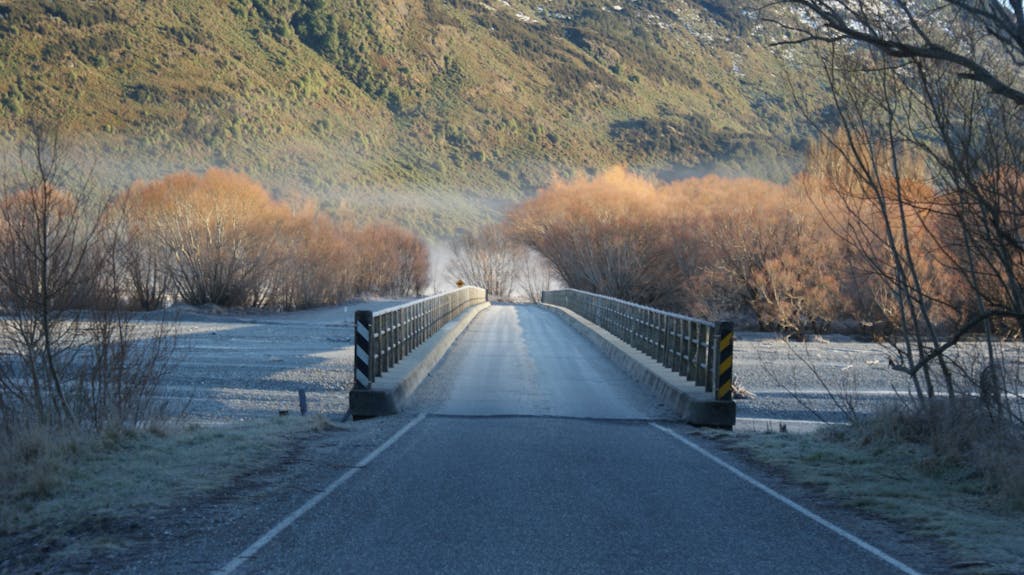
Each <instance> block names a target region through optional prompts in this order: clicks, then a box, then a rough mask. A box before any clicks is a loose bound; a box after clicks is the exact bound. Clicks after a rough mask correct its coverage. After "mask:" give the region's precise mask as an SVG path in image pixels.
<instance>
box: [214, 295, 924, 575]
mask: <svg viewBox="0 0 1024 575" xmlns="http://www.w3.org/2000/svg"><path fill="white" fill-rule="evenodd" d="M408 409H411V410H415V411H418V412H419V413H420V415H419V416H417V417H416V418H414V419H412V420H411V421H410V423H409V424H408V425H407V426H405V427H404V428H403V429H402V431H400V432H399V433H398V434H396V435H395V436H393V437H392V439H391V440H390V441H388V442H387V443H385V444H384V445H382V446H381V447H380V448H378V449H377V450H376V451H375V452H374V453H372V454H371V455H370V456H368V457H367V458H364V460H363V461H362V462H361V463H360V464H359V465H358V466H356V467H355V468H353V469H352V470H349V471H348V472H346V474H345V475H344V476H342V477H341V478H340V479H339V480H338V481H336V482H335V484H334V485H333V487H332V488H330V489H329V490H327V491H325V492H322V493H321V494H320V495H317V496H316V497H314V500H315V501H314V500H311V503H312V504H311V505H307V508H306V509H305V510H304V511H302V512H301V513H297V514H293V517H291V518H290V519H288V520H286V521H284V522H282V523H281V524H279V525H278V527H277V528H275V530H272V531H271V532H270V533H268V534H267V535H265V536H264V537H263V538H262V539H261V540H260V541H259V542H257V543H256V544H254V545H253V546H252V547H250V548H249V549H248V550H246V551H244V552H242V553H241V554H240V555H239V556H238V557H236V558H235V559H234V560H233V561H232V562H231V563H229V564H228V565H227V566H225V567H224V568H223V569H221V570H220V571H219V573H300V572H301V573H342V572H351V573H360V574H370V573H475V574H485V573H677V574H678V573H709V574H726V573H737V574H739V573H757V574H762V575H770V574H773V573H780V574H782V573H786V574H790V573H818V574H846V573H848V574H851V575H852V574H857V575H861V574H865V573H873V574H888V573H914V572H915V571H914V570H913V569H912V568H910V567H907V566H906V565H904V564H903V563H901V562H900V561H898V560H896V559H893V558H892V557H891V556H890V555H888V554H887V553H886V552H883V551H880V550H879V549H878V548H876V547H874V546H873V545H871V544H868V543H866V542H865V541H863V540H861V539H859V538H857V537H856V536H853V535H850V534H849V533H848V532H846V531H844V530H842V529H841V528H838V527H836V526H835V525H833V524H832V523H829V522H828V521H826V520H824V519H821V518H820V517H818V516H816V515H813V514H812V513H810V512H808V511H806V510H805V509H803V508H802V507H800V506H799V505H796V504H794V503H792V502H791V501H789V500H787V499H785V498H780V497H778V496H776V495H774V494H773V493H771V492H769V490H767V488H762V487H763V486H761V487H759V485H760V484H757V482H756V480H753V481H754V483H752V482H751V480H749V479H750V478H749V477H748V476H745V475H743V473H742V472H739V473H735V472H733V471H732V470H730V469H729V468H728V464H727V463H725V462H724V461H722V460H716V456H715V455H714V454H712V453H710V452H708V451H705V450H704V448H702V447H700V445H699V444H696V443H693V442H692V440H691V439H688V438H687V437H686V436H687V432H686V430H685V427H683V426H680V425H678V424H673V423H670V422H668V421H666V420H667V419H669V418H670V417H671V414H669V413H667V412H666V411H665V408H664V407H662V406H661V405H659V403H658V401H657V398H655V397H654V396H653V395H652V394H651V393H649V392H648V391H647V390H646V389H644V388H642V387H640V386H639V385H638V384H635V383H633V382H632V381H630V380H629V379H628V377H627V376H626V375H625V374H624V373H622V372H621V371H619V370H618V369H617V368H616V367H615V366H613V365H612V364H611V363H610V362H608V360H606V359H605V358H604V357H602V356H601V355H600V353H599V352H598V351H597V350H596V349H595V348H594V347H592V345H591V344H590V343H589V342H587V341H586V340H584V339H583V338H582V337H580V336H579V335H577V334H576V333H575V332H574V331H573V330H572V329H571V328H570V327H569V326H567V325H566V324H565V323H564V322H563V321H562V320H561V319H560V318H558V317H557V316H556V315H555V314H553V313H551V312H549V311H547V310H545V309H544V308H542V307H539V306H500V305H499V306H493V307H491V308H490V309H488V310H485V311H484V312H483V313H482V314H481V315H480V316H479V317H478V318H477V319H476V320H475V322H474V323H473V324H472V325H471V326H470V328H469V329H468V330H467V332H466V333H464V334H463V336H462V337H461V338H460V339H459V341H458V342H457V343H456V345H455V346H454V347H453V348H452V349H451V351H449V354H448V355H447V356H446V358H445V359H444V360H443V361H442V363H441V364H440V365H439V366H438V368H437V369H436V370H435V371H434V373H433V374H432V375H431V376H430V377H429V378H428V379H427V381H426V382H424V384H423V385H422V386H421V388H420V389H419V390H418V391H417V392H416V394H415V395H414V396H413V400H412V403H411V405H410V406H409V408H408ZM723 464H724V465H723ZM300 511H301V510H300Z"/></svg>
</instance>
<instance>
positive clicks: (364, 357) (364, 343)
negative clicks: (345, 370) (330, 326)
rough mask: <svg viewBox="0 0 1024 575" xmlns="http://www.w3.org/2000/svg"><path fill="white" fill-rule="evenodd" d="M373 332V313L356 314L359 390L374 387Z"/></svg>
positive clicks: (357, 385)
mask: <svg viewBox="0 0 1024 575" xmlns="http://www.w3.org/2000/svg"><path fill="white" fill-rule="evenodd" d="M372 330H373V312H372V311H367V310H360V311H357V312H356V337H355V344H356V345H355V348H356V357H355V371H356V387H358V388H359V389H370V386H371V385H373V376H374V373H373V368H372V367H371V365H372V364H373V355H374V350H373V338H372V337H370V335H371V332H372Z"/></svg>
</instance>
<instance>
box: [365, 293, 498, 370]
mask: <svg viewBox="0 0 1024 575" xmlns="http://www.w3.org/2000/svg"><path fill="white" fill-rule="evenodd" d="M485 301H487V290H485V289H483V288H478V287H472V286H466V287H462V288H459V289H457V290H454V291H450V292H446V293H442V294H438V295H435V296H431V297H427V298H423V299H419V300H416V301H412V302H409V303H406V304H402V305H398V306H394V307H390V308H387V309H383V310H379V311H376V312H373V311H368V310H359V311H357V312H356V334H355V350H356V357H355V378H356V385H357V386H359V387H362V388H363V389H369V388H370V386H371V385H373V381H374V380H375V379H376V378H377V377H380V376H381V375H382V374H384V373H385V372H387V370H389V369H391V367H392V366H394V365H395V364H396V363H398V362H399V361H400V360H401V359H402V358H404V357H405V356H407V355H409V354H410V353H412V351H413V350H414V349H416V347H417V346H419V345H420V344H421V343H423V342H425V341H426V340H427V338H429V337H430V336H432V335H434V334H435V333H437V332H438V331H439V330H440V329H441V328H442V327H444V325H445V324H447V323H448V322H449V321H451V320H452V319H453V318H455V316H457V315H459V314H460V313H462V312H463V311H464V310H466V309H468V308H470V307H472V306H474V305H476V304H479V303H483V302H485Z"/></svg>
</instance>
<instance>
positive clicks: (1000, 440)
mask: <svg viewBox="0 0 1024 575" xmlns="http://www.w3.org/2000/svg"><path fill="white" fill-rule="evenodd" d="M975 404H976V402H975ZM968 421H969V422H970V424H969V425H968V424H967V423H966V422H968ZM718 439H719V440H721V441H727V442H730V443H731V444H732V445H733V446H734V447H737V448H739V449H740V450H742V451H743V452H745V453H746V454H747V455H748V456H750V457H752V458H753V459H755V460H758V461H760V462H762V463H764V464H767V465H768V466H770V467H772V468H773V469H775V470H777V471H778V472H780V473H782V474H783V475H785V476H786V477H787V478H788V479H790V480H793V481H797V482H800V483H804V484H808V485H812V486H814V487H816V488H819V489H822V490H823V491H824V492H825V493H827V494H828V495H829V496H830V497H831V498H833V499H834V500H835V501H837V502H839V503H841V504H843V505H844V506H847V507H850V508H853V509H856V510H859V511H862V512H864V513H866V514H868V515H870V516H873V517H878V518H881V519H884V520H887V521H891V522H893V523H894V524H896V525H898V526H899V528H900V529H901V530H903V531H906V532H908V533H910V534H913V535H915V536H917V537H920V538H921V539H922V540H923V541H928V542H931V543H935V544H938V545H939V546H941V547H943V548H946V549H948V550H949V560H950V561H951V565H950V567H951V568H953V565H954V564H956V565H962V566H968V565H969V566H970V567H969V568H968V567H956V570H957V572H960V573H975V574H1004V573H1021V572H1024V558H1022V557H1021V556H1020V549H1021V548H1022V546H1024V489H1022V488H1024V441H1022V438H1021V436H1020V430H1019V429H1012V428H1008V427H1006V425H1005V424H998V423H996V422H994V421H993V420H992V419H991V418H989V417H988V416H987V414H986V413H985V412H984V411H983V410H980V409H977V408H976V405H973V406H972V405H965V404H959V403H958V404H952V405H948V404H947V405H942V404H936V406H935V408H934V409H933V410H932V411H931V412H930V413H925V412H922V413H916V412H914V411H911V410H910V409H905V408H897V407H891V408H889V409H887V410H883V411H882V412H880V413H878V414H876V415H874V416H871V417H866V418H864V419H863V420H862V421H860V422H858V423H857V424H854V425H850V426H838V425H837V426H827V427H824V428H822V429H821V430H819V431H818V432H816V433H813V434H784V433H747V434H735V435H733V436H730V437H728V438H726V439H722V438H721V437H719V438H718Z"/></svg>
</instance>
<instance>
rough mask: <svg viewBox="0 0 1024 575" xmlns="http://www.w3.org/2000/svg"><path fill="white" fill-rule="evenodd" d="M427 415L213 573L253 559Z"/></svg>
mask: <svg viewBox="0 0 1024 575" xmlns="http://www.w3.org/2000/svg"><path fill="white" fill-rule="evenodd" d="M426 417H427V414H426V413H421V414H419V415H418V416H416V419H413V420H412V421H410V422H409V423H407V424H405V426H404V427H402V429H399V430H398V431H397V432H396V433H395V434H394V435H392V436H391V437H389V438H388V440H387V441H385V442H384V443H383V444H381V445H380V446H379V447H377V449H374V450H373V451H371V452H370V453H369V454H368V455H367V456H366V457H363V458H362V459H360V460H359V463H357V464H356V465H355V467H353V468H351V469H349V470H348V471H346V472H345V473H343V474H342V475H341V476H340V477H338V478H337V479H335V480H334V481H333V482H332V483H331V484H330V485H328V486H327V487H325V488H324V489H323V490H321V491H320V492H319V493H317V494H316V495H314V496H313V497H310V498H309V499H308V500H307V501H306V502H305V503H303V504H302V506H301V507H299V508H298V509H296V510H295V511H292V512H291V513H290V514H288V516H287V517H285V518H284V519H282V520H281V521H279V522H278V523H277V525H274V526H273V527H272V528H271V529H270V530H269V531H267V532H266V533H264V534H263V536H262V537H260V538H259V539H257V540H256V541H255V542H254V543H253V544H252V545H250V546H248V547H246V549H245V551H242V552H241V553H239V554H238V555H236V556H235V558H234V559H232V560H231V561H229V562H228V563H227V564H226V565H225V566H224V567H221V568H220V569H218V570H216V571H213V573H212V575H229V574H230V573H234V571H235V570H236V569H238V568H239V567H241V566H242V564H243V563H245V562H246V561H248V560H249V559H251V558H252V557H253V556H254V555H255V554H256V553H258V552H259V551H260V549H262V548H263V547H265V546H266V545H267V544H268V543H270V542H271V541H272V540H273V539H274V538H275V537H277V535H278V534H280V533H281V532H282V531H284V530H285V529H287V528H288V527H289V526H291V524H292V523H295V521H296V520H298V519H299V518H300V517H302V516H303V515H305V514H306V512H307V511H309V510H310V509H312V508H314V507H316V506H317V504H318V503H320V502H321V501H323V500H324V499H325V498H326V497H327V496H328V495H330V494H331V493H333V492H334V490H336V489H337V488H339V487H341V486H342V485H344V484H345V482H346V481H348V480H349V479H351V478H352V477H353V476H354V475H355V474H356V473H358V472H359V470H360V469H362V468H363V467H366V466H367V465H369V464H370V463H371V462H372V461H373V460H374V459H377V457H378V456H380V454H381V453H384V452H385V451H386V450H387V449H388V448H389V447H391V446H392V445H394V444H395V443H396V442H397V441H398V440H399V439H401V438H402V436H403V435H405V434H406V433H408V431H409V430H410V429H412V428H413V427H415V426H416V425H417V424H418V423H419V422H421V421H423V420H424V419H425V418H426Z"/></svg>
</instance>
